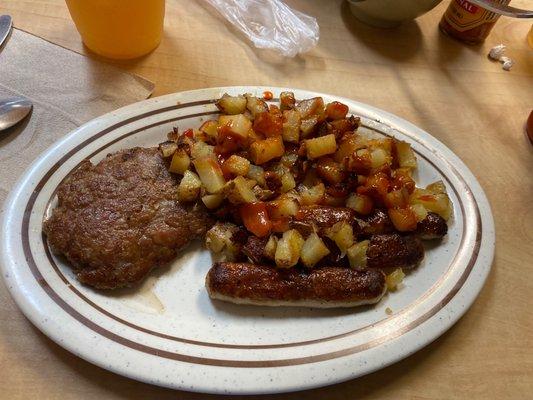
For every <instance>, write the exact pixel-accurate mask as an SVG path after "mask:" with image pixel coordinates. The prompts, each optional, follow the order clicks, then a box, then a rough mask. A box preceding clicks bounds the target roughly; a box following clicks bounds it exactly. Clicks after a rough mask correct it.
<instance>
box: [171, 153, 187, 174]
mask: <svg viewBox="0 0 533 400" xmlns="http://www.w3.org/2000/svg"><path fill="white" fill-rule="evenodd" d="M190 165H191V159H190V157H189V155H188V154H187V152H186V151H185V150H183V149H179V150H177V151H176V152H175V153H174V155H173V156H172V161H171V162H170V167H169V168H168V170H169V171H170V172H173V173H175V174H181V175H183V174H184V173H185V171H187V170H188V169H189V166H190Z"/></svg>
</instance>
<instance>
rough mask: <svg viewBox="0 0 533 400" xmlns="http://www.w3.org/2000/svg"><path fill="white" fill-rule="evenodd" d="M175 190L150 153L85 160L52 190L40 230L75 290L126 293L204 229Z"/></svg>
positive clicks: (200, 216) (199, 215)
mask: <svg viewBox="0 0 533 400" xmlns="http://www.w3.org/2000/svg"><path fill="white" fill-rule="evenodd" d="M177 187H178V181H177V180H176V178H175V177H174V176H172V175H171V174H170V173H169V172H168V169H167V166H166V165H165V162H164V160H163V158H162V156H161V154H160V152H159V150H158V149H157V148H149V149H146V148H133V149H128V150H123V151H119V152H117V153H114V154H110V155H108V156H107V157H106V158H105V159H103V160H102V161H101V162H99V163H98V164H97V165H93V164H92V163H91V162H90V161H88V160H86V161H84V162H83V163H82V164H81V165H80V167H79V168H78V169H77V170H76V171H75V172H74V173H73V174H72V175H70V176H69V177H67V179H66V180H65V181H64V182H63V183H62V184H61V185H60V186H59V188H58V193H57V196H58V205H57V208H55V209H54V210H53V212H52V215H51V217H50V218H49V219H47V220H46V221H45V222H44V226H43V230H44V232H45V233H46V235H47V236H48V241H49V243H50V246H51V247H52V249H53V250H54V251H55V252H57V253H60V254H63V255H64V256H65V257H66V258H67V259H68V261H70V264H71V265H72V266H73V267H74V269H75V271H76V274H77V277H78V279H79V280H80V281H81V282H83V283H85V284H88V285H91V286H94V287H97V288H101V289H113V288H118V287H122V286H131V285H133V284H135V283H137V282H139V281H140V280H142V279H143V278H144V277H145V276H146V275H147V274H148V273H149V272H150V270H152V268H154V267H157V266H159V265H162V264H165V263H168V262H169V261H171V260H172V259H173V258H174V257H176V254H177V252H178V251H179V250H180V249H181V248H183V247H184V246H185V245H187V244H188V243H189V242H190V241H191V240H193V239H195V238H200V237H203V235H204V234H205V232H206V231H207V229H208V228H209V227H210V225H211V224H212V222H211V220H210V218H209V217H208V215H207V212H206V211H205V210H203V209H201V208H197V207H192V206H191V207H185V206H183V205H181V204H179V203H178V200H177Z"/></svg>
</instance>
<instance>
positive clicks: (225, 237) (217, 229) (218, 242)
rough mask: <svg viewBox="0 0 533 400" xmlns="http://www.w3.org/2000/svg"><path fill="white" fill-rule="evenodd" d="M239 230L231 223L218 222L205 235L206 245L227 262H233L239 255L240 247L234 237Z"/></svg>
mask: <svg viewBox="0 0 533 400" xmlns="http://www.w3.org/2000/svg"><path fill="white" fill-rule="evenodd" d="M238 230H239V228H238V227H237V226H236V225H234V224H231V223H229V222H224V223H221V222H217V223H216V224H215V225H214V226H213V227H212V228H211V229H209V230H208V231H207V233H206V235H205V245H206V247H207V248H208V249H209V250H211V251H212V252H213V253H215V254H219V255H221V256H222V257H223V258H224V259H225V260H226V261H233V260H234V259H235V258H236V257H237V254H238V253H239V250H240V249H239V246H238V244H237V243H235V242H234V241H233V235H234V234H235V232H237V231H238Z"/></svg>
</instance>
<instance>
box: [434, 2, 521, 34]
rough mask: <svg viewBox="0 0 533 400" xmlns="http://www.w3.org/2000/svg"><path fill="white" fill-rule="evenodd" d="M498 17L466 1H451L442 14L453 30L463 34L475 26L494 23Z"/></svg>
mask: <svg viewBox="0 0 533 400" xmlns="http://www.w3.org/2000/svg"><path fill="white" fill-rule="evenodd" d="M510 1H511V0H496V3H501V4H509V3H510ZM498 17H499V15H498V14H496V13H493V12H492V11H488V10H486V9H484V8H482V7H479V6H477V5H475V4H472V3H470V2H469V1H468V0H453V1H452V3H451V4H450V7H449V8H448V10H447V11H446V13H445V14H444V19H445V20H446V22H448V23H449V24H450V25H451V26H452V27H453V28H454V29H456V30H458V31H459V32H464V31H467V30H470V29H472V28H475V27H477V26H480V25H483V24H486V23H490V22H495V21H496V20H497V19H498Z"/></svg>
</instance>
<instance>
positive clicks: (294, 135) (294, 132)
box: [281, 110, 301, 143]
mask: <svg viewBox="0 0 533 400" xmlns="http://www.w3.org/2000/svg"><path fill="white" fill-rule="evenodd" d="M300 122H301V118H300V113H299V112H298V111H296V110H286V111H283V130H282V133H281V135H282V137H283V140H284V141H286V142H288V143H298V142H299V141H300Z"/></svg>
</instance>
